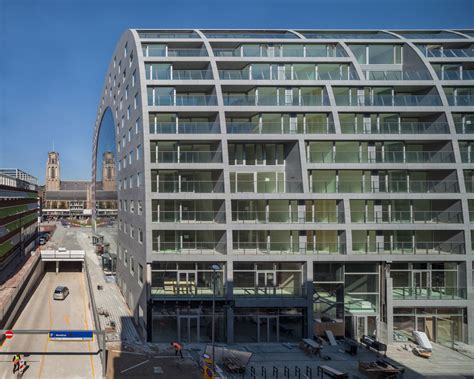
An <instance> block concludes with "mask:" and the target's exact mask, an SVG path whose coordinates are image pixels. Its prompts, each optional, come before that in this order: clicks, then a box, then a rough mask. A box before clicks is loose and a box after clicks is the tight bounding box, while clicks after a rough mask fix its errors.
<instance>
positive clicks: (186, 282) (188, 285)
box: [176, 271, 196, 295]
mask: <svg viewBox="0 0 474 379" xmlns="http://www.w3.org/2000/svg"><path fill="white" fill-rule="evenodd" d="M176 292H177V293H179V294H181V295H195V294H196V272H195V271H184V272H183V271H180V272H179V273H178V285H177V291H176Z"/></svg>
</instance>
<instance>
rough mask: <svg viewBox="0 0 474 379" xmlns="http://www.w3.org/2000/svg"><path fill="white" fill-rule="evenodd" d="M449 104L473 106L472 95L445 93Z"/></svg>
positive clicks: (473, 99)
mask: <svg viewBox="0 0 474 379" xmlns="http://www.w3.org/2000/svg"><path fill="white" fill-rule="evenodd" d="M446 97H447V98H448V103H449V105H451V106H453V107H472V106H474V96H473V95H446Z"/></svg>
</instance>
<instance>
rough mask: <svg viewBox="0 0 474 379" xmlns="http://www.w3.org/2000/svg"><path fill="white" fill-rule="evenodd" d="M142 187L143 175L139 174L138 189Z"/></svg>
mask: <svg viewBox="0 0 474 379" xmlns="http://www.w3.org/2000/svg"><path fill="white" fill-rule="evenodd" d="M141 185H142V175H141V173H140V172H137V188H139V187H140V186H141Z"/></svg>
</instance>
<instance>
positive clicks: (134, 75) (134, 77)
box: [132, 70, 137, 87]
mask: <svg viewBox="0 0 474 379" xmlns="http://www.w3.org/2000/svg"><path fill="white" fill-rule="evenodd" d="M136 76H137V70H135V71H133V74H132V87H135V79H136Z"/></svg>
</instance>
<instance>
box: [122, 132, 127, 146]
mask: <svg viewBox="0 0 474 379" xmlns="http://www.w3.org/2000/svg"><path fill="white" fill-rule="evenodd" d="M125 140H126V137H125V134H124V135H123V137H122V147H123V148H124V147H125Z"/></svg>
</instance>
